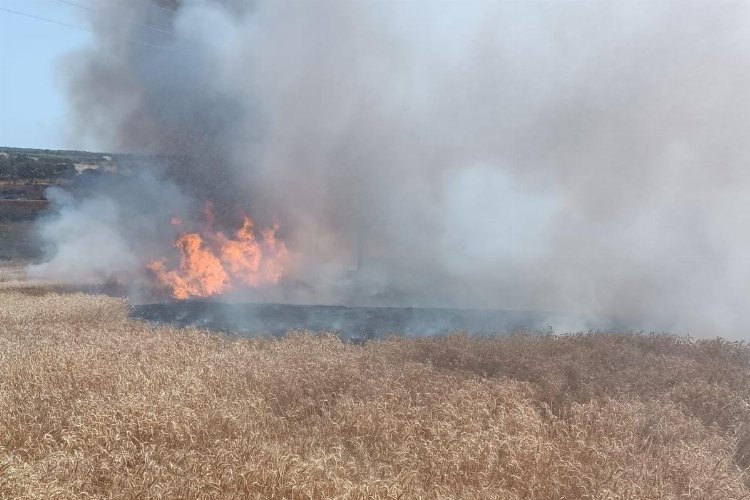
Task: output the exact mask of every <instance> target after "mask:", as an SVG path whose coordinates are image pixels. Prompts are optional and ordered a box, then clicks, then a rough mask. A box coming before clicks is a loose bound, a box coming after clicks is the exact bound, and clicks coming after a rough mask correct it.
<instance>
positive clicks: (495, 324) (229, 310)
mask: <svg viewBox="0 0 750 500" xmlns="http://www.w3.org/2000/svg"><path fill="white" fill-rule="evenodd" d="M131 314H132V315H133V316H134V317H136V318H140V319H144V320H147V321H150V322H152V323H156V324H162V323H167V324H173V325H177V326H181V327H185V326H196V327H200V328H207V329H210V330H217V331H222V332H227V333H233V334H238V335H241V336H245V337H254V336H258V335H275V336H281V335H283V334H284V333H286V332H288V331H314V332H319V331H325V332H335V333H338V334H339V335H340V336H341V337H342V338H344V339H347V340H350V341H362V340H368V339H379V338H384V337H386V336H388V335H389V334H394V335H404V336H430V335H440V334H445V333H450V332H456V331H462V332H468V333H471V334H477V335H495V334H503V333H511V332H513V331H519V330H522V331H536V332H541V333H552V332H553V331H554V330H555V329H556V327H557V326H563V325H564V326H565V328H570V327H571V326H573V325H578V326H584V322H583V321H582V320H581V319H580V318H575V317H572V316H565V315H561V314H554V313H545V312H539V311H503V310H480V309H444V308H413V307H348V306H334V305H296V304H260V303H255V304H252V303H240V304H237V303H221V302H215V301H205V300H191V301H185V302H172V303H163V304H145V305H136V306H133V307H132V308H131ZM615 326H616V324H615V323H614V322H613V321H609V320H606V321H605V320H603V319H602V320H599V321H595V322H591V321H590V320H589V321H588V322H586V324H585V327H586V328H587V329H589V328H599V329H611V328H613V327H615ZM574 328H575V326H574Z"/></svg>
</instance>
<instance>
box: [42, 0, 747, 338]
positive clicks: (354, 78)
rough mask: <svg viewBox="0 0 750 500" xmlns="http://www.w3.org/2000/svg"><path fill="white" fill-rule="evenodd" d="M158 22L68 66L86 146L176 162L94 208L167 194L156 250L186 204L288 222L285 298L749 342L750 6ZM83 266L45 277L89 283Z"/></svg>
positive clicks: (147, 18) (117, 11)
mask: <svg viewBox="0 0 750 500" xmlns="http://www.w3.org/2000/svg"><path fill="white" fill-rule="evenodd" d="M162 5H163V6H165V7H167V8H169V9H174V10H175V11H176V12H168V11H166V10H161V9H156V8H154V7H153V6H149V5H147V3H142V2H117V1H116V2H101V3H99V2H97V3H96V7H97V10H96V11H95V13H94V16H93V17H92V23H93V26H94V29H95V31H96V44H95V45H94V46H92V47H89V48H88V49H86V50H85V51H83V52H80V53H76V54H72V55H71V56H70V58H69V61H68V62H69V63H70V64H69V65H68V67H72V70H71V71H70V73H69V74H67V75H66V76H67V78H68V80H69V82H70V89H71V96H72V101H71V102H72V109H73V118H74V125H75V128H74V133H75V134H77V137H78V138H79V139H80V138H81V137H87V138H88V139H90V140H92V141H94V142H95V143H96V144H97V145H99V146H100V147H101V148H103V149H110V150H118V151H132V152H140V153H151V154H157V155H165V156H169V157H172V158H175V157H176V158H180V161H179V162H178V163H177V165H178V166H177V167H175V166H174V165H173V166H172V167H170V168H169V169H168V172H167V174H166V176H167V177H168V178H169V179H170V181H165V180H164V179H163V178H159V177H151V178H148V179H146V178H145V177H144V178H143V182H144V183H145V184H144V185H145V186H147V188H145V189H142V190H141V189H136V190H135V192H133V193H125V194H123V193H119V194H117V195H112V196H109V195H108V194H105V193H102V194H101V197H102V200H106V203H109V204H111V206H112V207H113V208H112V210H114V211H117V210H120V209H121V207H122V206H123V205H126V204H127V203H131V204H132V200H133V199H135V200H139V199H141V192H142V191H146V192H149V190H153V189H161V188H162V187H165V186H172V184H174V186H179V190H180V192H181V194H177V193H176V191H177V188H176V187H174V188H173V187H170V188H169V189H168V190H166V191H165V192H164V194H163V196H160V197H159V198H160V203H156V204H149V203H146V204H144V206H147V207H148V208H147V209H144V212H143V214H148V215H149V216H150V217H151V218H148V217H146V218H145V219H144V220H142V222H143V224H144V227H146V228H150V227H151V226H152V225H154V224H159V225H161V226H160V227H163V230H162V233H161V234H162V235H166V236H165V237H164V238H166V239H168V238H169V237H171V235H172V234H171V233H170V230H169V227H168V220H169V217H171V216H172V215H180V214H175V213H173V212H174V210H175V208H176V207H175V203H174V201H173V200H175V199H178V198H179V199H183V198H184V199H185V200H186V201H185V202H184V203H185V204H186V205H191V204H192V206H193V210H195V207H196V206H199V205H200V204H201V203H202V202H203V201H204V200H207V199H210V200H212V201H213V202H214V203H215V204H217V206H218V207H220V210H224V211H225V212H226V213H232V212H233V211H234V210H236V209H237V208H242V209H247V210H248V211H249V212H250V213H251V214H252V215H253V216H254V217H256V218H258V219H259V220H260V221H261V223H265V222H268V221H270V220H273V219H274V218H275V219H278V220H279V222H280V223H281V226H282V233H281V234H282V236H283V237H284V238H285V239H286V241H287V243H288V246H289V248H290V249H291V251H292V252H293V256H294V261H293V265H292V268H291V269H290V271H289V274H288V277H287V281H286V282H285V285H284V286H282V287H280V288H281V290H282V291H278V290H277V291H275V292H274V293H277V294H280V297H281V298H284V297H286V298H287V299H289V300H306V301H317V302H322V301H330V302H361V303H397V304H412V305H427V304H431V305H447V306H454V307H456V306H459V307H466V306H471V307H497V308H514V309H543V310H557V311H575V312H577V313H582V314H584V315H592V316H594V315H612V314H614V315H617V316H621V317H625V318H629V319H630V320H631V322H632V324H633V327H634V328H639V327H646V328H670V329H677V330H680V331H685V330H690V331H691V332H692V333H696V334H699V335H700V334H702V335H713V334H719V333H720V334H722V335H725V336H735V337H740V336H742V335H743V330H742V329H743V328H744V320H745V310H746V306H747V302H748V297H750V262H749V261H748V258H749V256H750V237H748V236H747V234H746V228H747V227H748V224H747V222H748V217H749V216H748V214H750V196H748V193H750V169H748V165H747V162H748V160H750V147H748V144H750V142H748V140H747V138H746V134H747V131H748V130H750V99H747V98H746V97H749V96H748V93H750V64H748V63H750V34H749V33H750V31H748V30H747V29H746V28H747V23H748V21H750V12H748V4H747V3H746V2H722V3H721V8H716V5H715V4H714V3H711V2H706V1H703V2H689V1H679V2H631V1H619V2H612V1H607V2H590V1H581V2H576V1H573V2H556V1H542V2H473V1H437V0H435V1H416V0H415V1H412V2H380V1H367V0H365V1H357V2H351V1H336V0H331V1H325V2H310V1H302V0H300V1H291V0H281V1H271V0H265V1H257V2H241V1H235V2H230V1H223V2H222V1H218V0H213V1H209V0H203V1H199V0H194V1H183V2H163V3H162ZM146 24H148V25H151V26H158V27H160V28H163V29H165V30H169V31H173V32H174V35H167V34H164V33H160V32H158V31H155V30H153V29H150V28H148V27H146V26H145V25H146ZM125 40H131V41H132V40H137V41H141V42H146V43H148V45H138V44H134V43H129V42H126V41H125ZM153 46H160V47H163V48H155V47H153ZM154 186H156V187H154ZM108 196H109V197H108ZM129 197H130V198H129ZM128 200H131V201H130V202H129V201H128ZM161 201H163V203H161ZM91 203H92V202H91V200H86V201H78V202H75V203H67V202H66V203H63V204H62V205H61V207H62V214H63V215H62V216H61V217H60V218H58V219H54V220H52V221H51V223H50V224H48V225H47V226H46V227H45V228H44V231H45V235H46V236H47V237H48V238H49V239H50V240H51V242H52V243H53V246H54V244H55V243H56V244H57V246H58V248H60V249H64V248H66V247H65V245H66V244H67V245H68V247H67V248H69V249H70V248H71V247H70V245H72V246H73V248H75V245H76V242H80V241H86V238H96V237H97V236H96V235H101V234H102V233H101V224H96V223H91V217H92V210H90V206H89V205H90V204H91ZM102 203H105V202H104V201H102ZM181 203H182V202H181ZM87 204H89V205H87ZM185 210H190V209H188V208H185ZM94 211H98V208H96V207H94ZM63 223H65V224H72V225H73V226H75V227H77V230H76V239H75V240H74V241H71V236H70V234H69V233H68V232H66V231H63V230H61V226H60V224H63ZM105 226H106V231H108V234H111V236H112V237H109V238H107V240H108V243H107V244H108V245H112V249H111V250H112V251H111V252H110V251H108V252H105V253H104V254H103V258H106V257H108V256H110V255H111V256H117V255H119V252H120V251H121V250H123V248H121V247H122V243H123V241H125V242H126V243H127V245H126V248H127V251H128V255H129V256H130V258H129V259H128V260H127V261H126V264H124V265H121V266H120V267H119V268H118V273H120V274H123V273H124V274H127V273H128V272H132V273H133V274H136V273H140V272H141V269H142V261H143V259H145V258H147V257H149V256H150V253H152V252H151V250H150V247H148V246H147V245H146V243H145V242H147V241H151V242H152V241H153V238H152V239H148V238H146V237H145V235H149V234H152V233H153V232H154V231H151V232H149V231H146V230H144V233H143V235H144V236H142V237H139V235H138V231H134V230H133V227H135V226H132V224H131V226H132V227H131V226H127V225H125V226H123V224H122V223H121V222H120V221H109V220H107V221H106V223H105ZM87 231H90V232H91V234H80V235H79V233H87ZM126 235H127V236H126ZM79 237H80V239H79ZM157 239H158V238H157ZM165 241H166V240H165ZM71 253H72V254H75V251H68V252H65V251H63V250H60V251H58V253H56V254H53V255H52V256H51V260H50V261H49V262H48V263H46V264H44V265H43V267H41V268H38V270H39V271H40V272H42V271H44V272H49V273H53V274H52V275H53V276H59V275H60V274H61V273H63V274H64V272H65V271H66V270H69V269H75V270H76V271H75V273H73V274H72V275H69V276H68V279H76V278H77V277H78V274H77V273H79V272H80V273H85V272H87V270H86V264H85V263H83V264H81V263H80V262H79V263H78V264H77V267H74V268H71V267H69V266H70V263H69V259H71V256H70V255H71ZM119 262H120V263H121V264H122V261H121V260H120V261H119ZM103 267H105V268H106V262H105V263H104V265H103ZM355 269H359V271H358V272H356V273H355V272H353V271H354V270H355ZM284 294H286V295H284ZM295 294H296V295H295ZM295 297H296V298H295Z"/></svg>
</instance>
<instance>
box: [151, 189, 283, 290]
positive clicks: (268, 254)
mask: <svg viewBox="0 0 750 500" xmlns="http://www.w3.org/2000/svg"><path fill="white" fill-rule="evenodd" d="M204 214H205V216H206V224H205V226H204V228H203V230H202V231H200V232H188V231H185V230H183V229H182V227H183V224H182V221H181V220H180V219H179V218H176V217H175V218H173V219H172V225H173V226H174V227H176V228H178V229H179V235H178V236H177V238H176V240H175V242H174V247H175V248H176V249H177V251H178V255H177V256H176V257H174V258H172V259H171V261H172V262H174V261H175V260H176V261H177V262H178V263H177V266H176V267H174V268H169V267H168V263H169V262H170V259H168V258H162V259H159V260H156V261H152V262H150V263H148V264H147V267H148V269H149V270H151V272H152V273H153V276H154V277H155V278H156V281H157V282H158V284H159V285H161V286H163V287H165V288H166V289H167V290H168V291H169V293H170V294H171V295H172V297H174V298H175V299H177V300H185V299H189V298H193V297H211V296H215V295H221V294H224V293H227V292H229V291H231V290H235V289H238V288H257V287H261V286H264V285H270V284H275V283H278V281H279V279H280V278H281V277H282V275H283V274H284V268H285V263H286V261H287V256H288V251H287V248H286V245H285V244H284V242H283V241H279V240H278V239H277V238H276V232H277V231H278V228H279V226H278V224H274V225H273V226H271V227H269V228H265V229H262V230H258V229H257V228H256V226H255V222H254V221H253V219H252V218H250V217H249V216H248V215H243V216H242V224H241V226H240V228H239V229H237V230H236V231H234V233H233V234H231V235H230V236H227V235H226V234H225V233H224V232H222V231H217V230H215V229H214V215H213V211H212V207H211V205H210V204H207V205H206V209H205V211H204Z"/></svg>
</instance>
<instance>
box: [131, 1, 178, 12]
mask: <svg viewBox="0 0 750 500" xmlns="http://www.w3.org/2000/svg"><path fill="white" fill-rule="evenodd" d="M134 1H136V2H140V3H142V4H144V5H150V6H151V7H154V8H155V9H159V10H164V11H167V12H171V13H172V14H176V13H177V11H176V10H174V9H169V8H167V7H163V6H161V5H158V4H155V3H153V2H149V1H148V0H134Z"/></svg>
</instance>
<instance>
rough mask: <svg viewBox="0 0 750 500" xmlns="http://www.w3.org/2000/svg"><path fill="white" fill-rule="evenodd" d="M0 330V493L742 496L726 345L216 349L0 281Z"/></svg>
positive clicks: (122, 310)
mask: <svg viewBox="0 0 750 500" xmlns="http://www.w3.org/2000/svg"><path fill="white" fill-rule="evenodd" d="M3 280H5V282H4V283H3ZM0 325H2V328H0V330H1V332H0V346H1V347H2V348H1V349H0V498H237V499H240V498H288V499H298V498H299V499H303V498H305V499H326V498H465V499H479V498H486V499H490V498H503V499H521V498H528V499H545V500H554V499H601V498H612V499H614V498H623V499H624V498H632V499H670V498H674V499H676V498H705V499H717V500H718V499H739V498H747V497H748V496H750V348H748V347H747V346H746V345H744V344H740V343H730V342H726V341H723V340H706V341H691V340H689V339H685V338H677V337H668V336H653V337H648V336H639V335H631V334H588V335H570V336H537V335H516V336H511V337H505V338H485V339H478V338H470V337H467V336H463V335H453V336H449V337H445V338H426V339H392V340H386V341H377V342H370V343H365V344H359V345H353V344H346V343H342V342H341V341H340V340H339V339H337V338H336V337H334V336H323V337H313V336H310V335H306V334H294V335H290V336H288V337H286V338H285V339H283V340H281V341H277V340H268V339H266V340H244V339H231V338H228V337H221V336H217V335H211V334H208V333H205V332H201V331H197V330H192V329H187V330H181V329H176V328H172V327H152V326H149V325H147V324H145V323H142V322H138V321H134V320H132V319H129V318H128V316H127V304H126V303H125V302H123V301H121V300H117V299H112V298H108V297H104V296H95V295H83V294H61V293H56V292H54V291H52V290H50V289H48V288H47V287H44V286H41V285H33V284H27V283H24V282H23V281H22V280H21V276H20V274H19V272H18V271H15V274H14V272H11V271H6V272H5V277H4V278H3V273H2V270H1V269H0Z"/></svg>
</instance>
